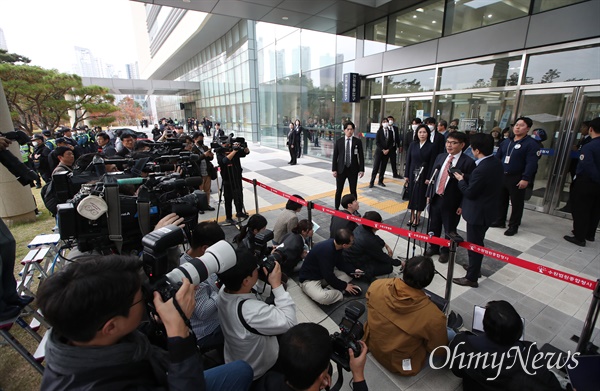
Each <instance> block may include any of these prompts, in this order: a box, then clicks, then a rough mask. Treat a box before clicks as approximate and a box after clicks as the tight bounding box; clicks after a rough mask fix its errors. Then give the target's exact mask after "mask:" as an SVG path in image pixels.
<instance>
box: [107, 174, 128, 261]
mask: <svg viewBox="0 0 600 391" xmlns="http://www.w3.org/2000/svg"><path fill="white" fill-rule="evenodd" d="M104 193H105V194H106V203H107V204H108V211H107V222H108V239H110V240H111V241H112V242H113V243H114V244H115V247H116V248H117V252H118V253H119V254H120V253H121V250H122V249H123V235H122V234H121V200H120V198H119V186H118V185H117V184H116V183H114V184H113V183H110V184H108V183H107V184H105V185H104Z"/></svg>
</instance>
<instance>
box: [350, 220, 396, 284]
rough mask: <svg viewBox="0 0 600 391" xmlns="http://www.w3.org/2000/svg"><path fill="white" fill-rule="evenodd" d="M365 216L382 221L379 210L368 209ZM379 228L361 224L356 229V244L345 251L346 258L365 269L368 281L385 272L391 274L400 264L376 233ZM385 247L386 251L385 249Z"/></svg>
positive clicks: (359, 267)
mask: <svg viewBox="0 0 600 391" xmlns="http://www.w3.org/2000/svg"><path fill="white" fill-rule="evenodd" d="M364 218H365V219H367V220H371V221H375V222H377V223H381V221H382V218H381V215H380V214H379V213H378V212H375V211H368V212H367V213H365V215H364ZM377 231H378V230H377V228H373V227H369V226H367V225H364V224H361V225H359V226H358V227H356V228H355V229H354V232H353V234H354V244H353V245H352V247H350V248H347V249H345V250H344V251H343V254H344V260H345V261H346V262H348V263H351V264H352V265H353V266H354V267H356V268H358V269H361V270H364V272H365V279H367V280H368V281H370V280H372V279H374V278H375V276H381V275H384V274H390V273H391V272H392V270H393V266H400V261H399V260H397V259H394V258H392V256H393V255H394V252H393V251H392V249H391V248H390V246H388V245H387V244H386V243H385V242H384V241H383V239H381V238H380V237H379V236H377V235H375V232H377ZM384 249H385V252H384V251H383V250H384Z"/></svg>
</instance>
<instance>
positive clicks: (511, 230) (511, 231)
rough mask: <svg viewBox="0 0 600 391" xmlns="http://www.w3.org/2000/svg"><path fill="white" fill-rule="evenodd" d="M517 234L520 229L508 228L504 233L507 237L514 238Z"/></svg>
mask: <svg viewBox="0 0 600 391" xmlns="http://www.w3.org/2000/svg"><path fill="white" fill-rule="evenodd" d="M517 232H519V228H517V227H508V229H507V230H506V231H504V235H505V236H514V234H516V233H517Z"/></svg>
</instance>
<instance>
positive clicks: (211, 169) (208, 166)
mask: <svg viewBox="0 0 600 391" xmlns="http://www.w3.org/2000/svg"><path fill="white" fill-rule="evenodd" d="M206 172H207V173H208V175H209V176H210V179H212V180H213V181H214V180H215V179H217V169H216V168H215V166H214V165H213V164H212V162H206Z"/></svg>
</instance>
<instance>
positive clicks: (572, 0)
mask: <svg viewBox="0 0 600 391" xmlns="http://www.w3.org/2000/svg"><path fill="white" fill-rule="evenodd" d="M584 1H586V0H534V2H533V13H534V14H537V13H538V12H544V11H548V10H552V9H555V8H560V7H564V6H567V5H572V4H577V3H582V2H584Z"/></svg>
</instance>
